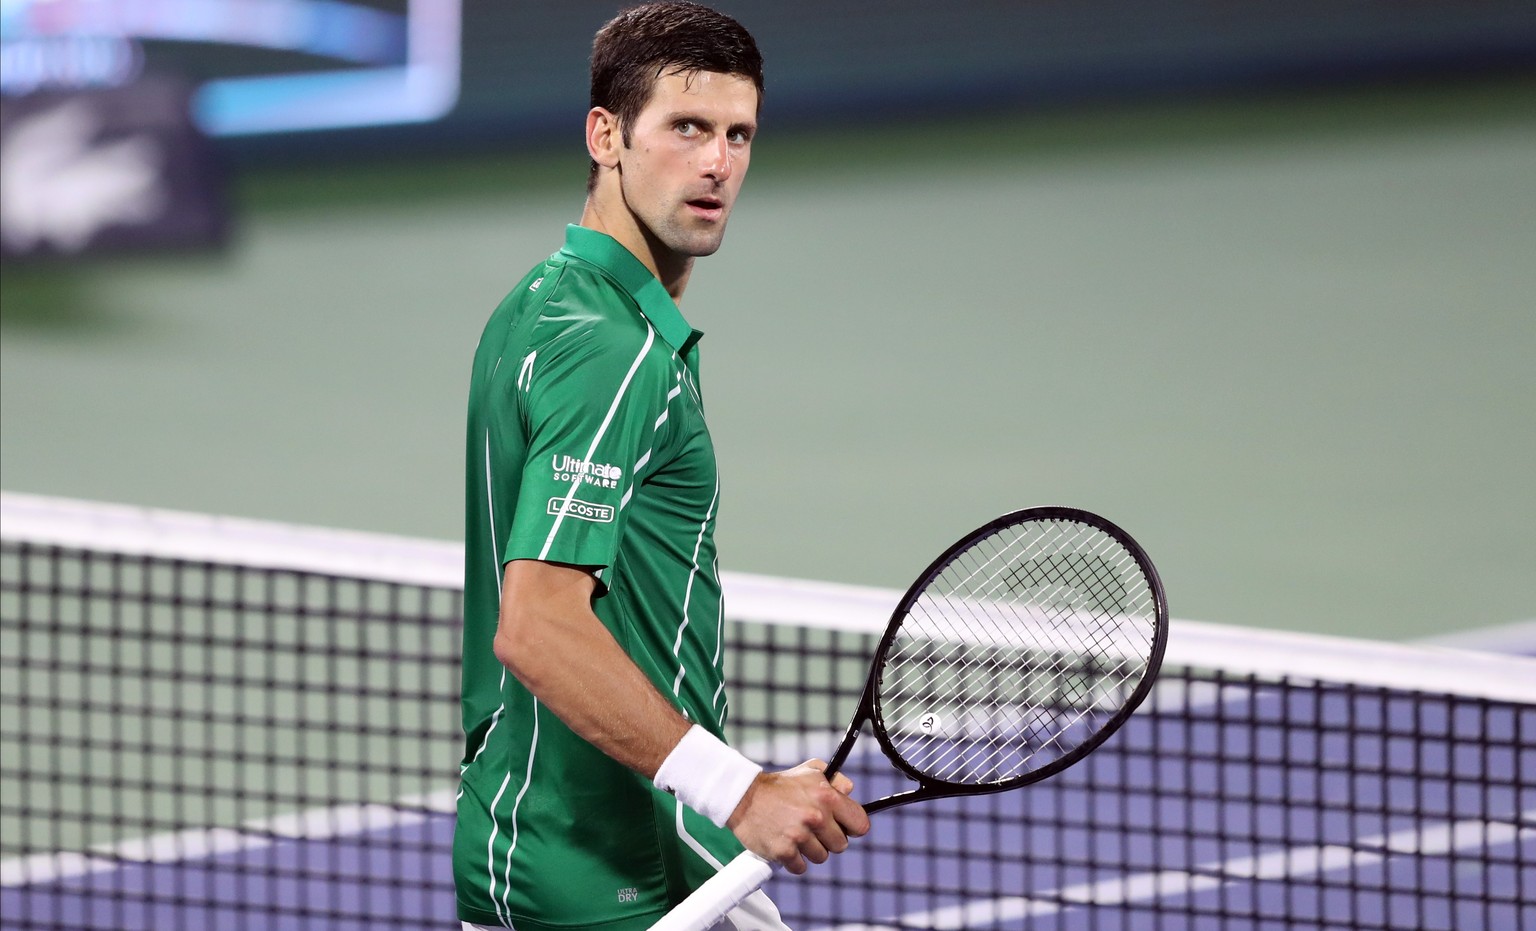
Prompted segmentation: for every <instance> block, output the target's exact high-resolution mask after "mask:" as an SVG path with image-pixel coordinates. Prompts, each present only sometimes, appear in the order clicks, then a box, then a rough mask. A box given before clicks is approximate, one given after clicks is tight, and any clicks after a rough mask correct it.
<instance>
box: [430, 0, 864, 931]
mask: <svg viewBox="0 0 1536 931" xmlns="http://www.w3.org/2000/svg"><path fill="white" fill-rule="evenodd" d="M762 86H763V85H762V59H761V57H760V55H759V54H758V51H757V47H756V45H755V43H754V42H753V40H752V37H751V36H750V35H749V34H748V33H747V32H746V31H745V30H744V29H742V28H741V26H740V25H739V24H737V23H736V22H735V21H734V20H732V19H730V18H729V17H725V16H722V15H720V14H718V13H715V12H713V11H711V10H708V9H706V8H704V7H700V6H696V5H694V4H690V3H658V4H653V5H649V6H645V7H639V8H636V9H634V10H630V11H627V12H625V13H622V14H620V15H619V16H618V17H616V18H615V19H614V20H613V21H611V22H610V23H608V24H607V25H605V26H604V27H603V28H602V29H601V30H600V31H599V32H598V34H597V37H596V39H595V41H594V43H593V53H592V108H591V110H590V111H589V112H588V114H587V124H586V140H587V149H588V153H589V154H590V156H591V159H592V163H591V168H590V175H589V180H588V194H587V201H586V205H585V207H584V209H583V212H582V215H581V221H580V224H579V225H577V226H571V227H568V228H567V234H566V242H565V246H564V248H562V249H561V250H560V251H559V252H557V253H555V254H554V255H553V256H551V257H550V258H549V259H548V260H547V261H545V262H543V263H541V264H539V265H538V266H536V267H535V268H534V269H533V270H532V271H530V272H529V273H528V275H527V276H526V277H524V278H523V280H522V281H521V282H519V283H518V285H517V286H516V287H514V288H513V289H512V292H511V293H510V294H509V295H508V296H507V298H506V299H505V300H504V301H503V302H502V304H501V306H500V307H498V308H497V310H496V312H495V313H494V314H493V315H492V317H491V319H490V322H489V323H488V325H487V327H486V329H485V332H484V334H483V335H482V337H481V341H480V345H479V348H478V350H477V351H476V354H475V362H474V374H473V380H472V385H471V389H470V401H469V424H468V447H467V448H468V462H467V466H468V484H467V495H466V504H467V508H466V514H467V520H466V528H465V534H466V552H465V560H466V565H465V620H464V667H463V689H464V694H463V719H464V730H465V737H466V741H465V753H464V758H463V761H462V771H463V774H462V779H461V784H460V793H459V801H458V828H457V831H456V834H455V839H454V873H455V879H456V883H457V889H458V903H459V904H458V910H459V917H460V919H461V920H462V921H463V922H464V923H465V926H466V927H467V928H468V927H476V926H483V927H516V928H518V929H520V931H545V929H554V928H561V929H569V928H592V927H601V928H603V929H609V931H628V929H639V928H646V927H649V925H650V924H651V923H653V922H654V921H655V920H657V919H658V918H659V917H660V916H661V915H663V914H665V913H666V911H667V910H668V909H669V908H670V907H671V906H672V905H674V904H676V903H677V902H679V901H681V900H682V899H683V898H684V897H686V895H687V894H688V892H689V891H690V890H692V889H693V888H696V887H697V886H698V885H700V884H701V883H702V882H703V881H704V880H705V879H706V878H708V876H710V875H711V874H712V873H713V872H714V871H715V870H716V869H718V867H719V866H720V865H721V864H723V863H724V862H727V861H728V860H729V859H730V858H732V857H733V856H735V854H736V853H738V852H739V851H740V850H741V849H742V847H743V846H745V847H747V848H749V849H751V850H753V851H755V852H757V853H758V854H760V855H762V856H764V857H766V858H768V859H770V860H775V861H777V862H778V863H780V864H782V865H784V866H785V867H786V868H787V869H789V871H790V872H794V873H800V872H803V871H804V870H805V869H806V863H807V861H810V862H813V863H820V862H823V861H825V860H826V859H827V857H828V856H829V855H830V854H831V853H836V852H840V851H842V850H844V849H845V848H846V847H847V844H848V840H847V838H848V836H850V835H853V836H857V835H860V834H863V833H864V832H865V831H866V830H867V829H868V819H867V817H866V815H865V813H864V811H863V809H862V808H860V807H859V805H858V804H857V803H855V802H854V801H852V799H851V798H849V797H848V793H849V791H850V790H851V788H852V786H851V784H850V783H849V782H848V780H847V779H846V778H844V777H842V776H841V775H839V776H837V777H835V778H834V779H833V780H832V782H830V783H829V782H828V780H827V779H826V777H825V776H824V775H823V774H822V770H824V769H825V765H824V764H822V763H820V762H819V761H811V762H808V763H806V764H804V765H802V766H799V767H796V768H795V769H792V770H787V771H784V772H780V773H764V772H762V771H761V769H760V767H758V766H756V765H755V764H753V763H751V762H750V761H748V760H747V759H746V758H745V757H743V756H741V755H740V754H739V753H737V752H736V751H734V750H732V749H730V748H729V747H727V746H726V745H725V743H724V742H723V741H722V740H721V738H720V735H721V732H722V727H723V724H724V721H725V717H726V712H727V702H726V698H725V693H724V689H723V683H722V680H721V668H722V667H721V656H720V649H721V645H720V636H721V629H720V628H721V617H722V609H721V604H720V584H719V580H718V577H717V567H716V558H715V546H714V540H713V533H714V525H715V516H716V514H717V513H718V510H719V484H718V482H717V478H716V475H715V458H714V450H713V447H712V445H711V443H710V439H709V433H708V431H707V430H706V428H705V424H704V417H703V408H702V402H701V400H700V395H699V384H698V340H699V336H700V334H699V333H698V332H697V331H695V330H693V329H692V328H691V327H690V326H689V325H688V323H687V321H686V320H685V319H684V318H683V316H682V314H681V312H680V310H679V308H678V302H679V301H680V300H681V298H682V295H683V291H684V289H685V288H686V286H687V284H688V279H689V276H690V275H691V273H692V271H693V263H694V260H695V259H696V258H697V257H699V256H705V255H710V254H712V253H713V252H715V250H716V249H718V248H719V246H720V242H721V239H722V237H723V235H724V233H725V226H726V221H727V220H728V219H729V217H730V213H731V210H732V208H733V207H734V206H735V202H736V196H737V194H738V192H739V191H740V189H741V184H742V180H743V178H744V177H745V176H746V172H747V166H748V163H749V160H750V157H751V149H752V137H753V134H754V133H755V132H756V129H757V116H758V108H759V104H760V101H761V94H762ZM728 921H729V922H730V926H731V927H735V928H737V929H748V928H782V927H783V925H782V923H781V922H780V921H779V919H778V914H777V912H776V910H774V909H773V906H772V904H771V903H769V902H768V901H767V899H766V897H765V896H762V895H761V894H759V895H758V896H756V897H754V899H753V900H752V901H751V902H749V903H748V904H746V905H744V906H742V907H741V908H739V909H737V910H736V911H735V912H733V913H732V915H731V916H730V918H729V919H728Z"/></svg>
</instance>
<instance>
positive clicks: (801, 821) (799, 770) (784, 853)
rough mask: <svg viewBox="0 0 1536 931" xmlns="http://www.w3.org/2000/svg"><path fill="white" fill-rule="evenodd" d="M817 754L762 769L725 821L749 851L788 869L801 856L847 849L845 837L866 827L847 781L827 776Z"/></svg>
mask: <svg viewBox="0 0 1536 931" xmlns="http://www.w3.org/2000/svg"><path fill="white" fill-rule="evenodd" d="M826 769H827V764H826V763H823V762H822V761H821V760H811V761H810V762H807V763H802V764H800V765H799V766H796V767H795V768H794V769H786V770H784V771H783V772H777V773H762V774H761V775H759V776H758V777H757V779H756V780H754V781H753V783H752V787H751V788H749V789H748V790H747V794H746V795H745V796H743V797H742V799H741V804H739V805H737V806H736V811H735V812H734V813H733V814H732V815H731V819H730V821H728V822H726V826H727V827H729V828H730V829H731V830H732V831H734V832H735V833H736V838H737V839H738V840H740V841H741V842H742V844H743V845H744V846H745V847H746V848H747V849H748V850H750V851H752V852H753V853H755V854H757V855H758V856H760V857H763V858H764V859H766V860H770V861H773V862H777V863H779V864H782V865H783V866H784V868H785V869H787V870H789V871H790V872H791V873H795V874H800V873H804V872H805V870H806V863H805V861H807V860H809V861H811V862H812V863H825V862H826V861H827V858H828V857H830V856H831V855H832V854H834V853H842V852H843V851H844V850H847V849H848V838H849V837H861V836H863V835H864V834H865V833H867V832H868V831H869V815H867V814H865V813H864V809H863V807H862V806H860V805H859V803H858V802H855V801H854V800H853V799H852V798H850V797H849V793H850V792H852V791H853V782H852V780H850V779H849V778H848V777H847V776H844V775H843V774H842V773H837V774H835V775H834V776H833V777H832V780H831V781H830V782H829V781H827V777H826V776H825V772H826Z"/></svg>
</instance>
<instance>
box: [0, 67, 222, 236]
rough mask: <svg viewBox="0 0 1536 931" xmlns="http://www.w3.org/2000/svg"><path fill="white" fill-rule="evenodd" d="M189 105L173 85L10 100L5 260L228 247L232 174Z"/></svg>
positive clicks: (156, 81)
mask: <svg viewBox="0 0 1536 931" xmlns="http://www.w3.org/2000/svg"><path fill="white" fill-rule="evenodd" d="M190 101H191V96H190V89H189V88H188V87H187V86H186V85H185V84H183V83H182V82H179V81H175V80H170V79H163V78H146V79H143V80H140V81H137V82H134V83H132V84H126V85H122V86H118V87H106V88H95V89H84V90H75V91H39V92H36V93H31V94H25V95H22V96H17V97H5V98H0V254H3V255H4V257H5V258H6V259H8V260H9V259H31V258H68V257H74V256H85V255H93V254H101V253H122V252H142V251H149V250H158V249H196V248H206V247H212V246H218V245H221V244H222V243H223V242H224V240H225V238H226V235H227V232H228V227H229V207H228V201H227V198H226V195H225V180H224V173H223V171H222V170H221V167H220V164H219V160H218V157H217V155H216V153H215V151H214V148H213V146H212V144H211V143H210V141H209V140H208V138H207V137H206V136H205V135H204V134H203V132H202V131H201V130H200V129H198V127H197V126H196V124H195V123H194V122H193V119H192V114H191V109H190Z"/></svg>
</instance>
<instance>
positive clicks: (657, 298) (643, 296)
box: [560, 223, 704, 355]
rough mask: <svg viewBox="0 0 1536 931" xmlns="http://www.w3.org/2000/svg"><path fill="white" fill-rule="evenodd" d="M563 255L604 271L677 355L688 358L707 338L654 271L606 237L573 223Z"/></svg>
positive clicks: (569, 227)
mask: <svg viewBox="0 0 1536 931" xmlns="http://www.w3.org/2000/svg"><path fill="white" fill-rule="evenodd" d="M560 252H561V253H562V254H564V255H567V256H571V257H572V258H577V259H580V260H582V261H583V262H588V263H590V264H592V265H595V266H597V267H598V268H600V269H602V270H603V272H604V273H606V274H607V275H608V277H609V278H612V279H613V280H614V282H615V283H617V284H618V285H619V287H621V288H623V289H624V290H625V291H626V292H628V293H629V296H630V297H631V298H633V299H634V301H635V303H636V304H637V305H639V307H640V312H641V313H642V314H644V315H645V319H647V320H649V321H650V322H651V326H653V327H655V328H656V332H657V333H660V334H661V338H662V339H664V340H666V341H667V345H669V346H671V347H672V348H673V349H674V350H675V351H676V352H677V353H678V355H684V354H686V353H687V352H688V350H690V349H692V348H693V346H694V344H695V343H697V342H698V341H699V337H701V336H703V335H704V334H703V333H702V332H701V331H699V330H695V329H694V328H693V327H691V326H689V325H688V321H687V320H686V319H684V318H683V312H682V311H680V310H678V309H677V302H675V301H673V300H672V295H670V294H668V293H667V289H666V287H665V286H663V285H662V283H661V282H660V281H658V280H657V279H656V276H655V275H653V274H651V270H650V269H648V268H646V267H645V266H644V265H643V264H641V262H640V260H639V259H637V258H635V256H634V254H633V253H631V252H630V251H629V250H628V249H626V248H624V246H623V245H621V244H620V243H619V241H618V240H617V239H614V238H613V237H612V236H609V235H608V234H607V233H599V232H598V231H597V230H594V229H588V228H586V227H585V226H577V225H576V224H574V223H572V224H570V225H568V226H566V228H565V246H564V247H563V248H561V250H560Z"/></svg>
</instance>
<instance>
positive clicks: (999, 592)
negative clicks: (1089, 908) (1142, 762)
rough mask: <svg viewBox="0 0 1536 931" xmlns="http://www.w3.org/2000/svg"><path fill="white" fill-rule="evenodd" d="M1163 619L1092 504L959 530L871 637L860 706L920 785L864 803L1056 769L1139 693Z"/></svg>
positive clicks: (1016, 780)
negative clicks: (874, 643) (879, 634)
mask: <svg viewBox="0 0 1536 931" xmlns="http://www.w3.org/2000/svg"><path fill="white" fill-rule="evenodd" d="M1167 631H1168V605H1167V598H1166V595H1165V594H1164V591H1163V586H1162V581H1161V579H1160V578H1159V576H1158V574H1157V570H1156V569H1155V568H1154V567H1153V565H1152V562H1151V560H1150V559H1149V558H1148V557H1147V555H1146V552H1145V551H1144V550H1143V549H1142V548H1141V546H1140V545H1139V544H1138V543H1136V541H1135V540H1134V539H1133V538H1132V537H1131V536H1130V535H1129V534H1128V533H1126V532H1125V531H1124V530H1122V529H1121V528H1120V527H1118V526H1116V525H1115V524H1113V523H1111V522H1110V521H1108V520H1106V519H1104V518H1102V517H1099V516H1098V515H1096V514H1092V513H1090V512H1088V511H1084V510H1082V509H1079V508H1069V507H1034V508H1025V509H1023V510H1019V511H1014V512H1012V513H1009V514H1005V515H1003V516H1001V517H998V518H996V519H995V520H992V521H989V522H988V523H987V524H985V525H983V526H981V527H978V528H977V529H976V530H973V531H972V532H971V533H969V534H966V535H965V536H964V537H962V538H961V539H960V540H958V541H956V542H955V544H954V545H953V546H951V547H950V548H949V549H947V550H945V551H944V553H943V554H941V555H940V556H939V557H938V558H937V559H935V560H934V561H933V562H932V563H931V564H930V565H929V566H928V568H927V569H925V570H924V571H923V573H922V574H921V575H919V576H918V578H917V579H916V581H914V582H913V584H912V585H911V587H910V588H908V589H907V591H906V593H905V594H904V595H903V597H902V599H901V601H900V602H899V603H898V604H897V607H896V610H895V611H894V612H893V614H892V618H891V623H890V625H889V626H888V627H887V629H886V632H885V635H884V637H883V638H882V640H881V642H880V645H879V647H878V648H877V650H876V654H875V660H874V664H873V667H872V670H871V674H870V679H869V683H868V686H867V688H866V690H865V695H864V699H863V701H862V703H861V704H862V705H863V707H862V708H861V709H860V711H861V714H860V717H863V718H865V719H866V720H868V722H869V723H870V725H871V727H872V729H873V731H874V734H875V737H876V739H877V741H878V742H879V744H880V747H881V750H882V751H883V752H884V753H885V755H886V757H887V758H889V759H890V761H891V763H892V764H893V765H894V766H895V767H896V768H897V769H899V770H900V771H902V772H903V773H905V774H906V775H907V776H908V777H910V778H911V779H913V780H914V781H916V782H917V783H918V788H917V789H916V790H914V791H911V792H907V793H903V794H900V795H896V796H892V797H890V798H888V799H882V800H879V801H877V802H874V803H872V804H870V805H869V806H866V807H867V809H868V810H870V811H875V810H879V809H880V808H884V807H891V806H892V805H896V804H905V803H907V802H911V801H917V800H919V799H925V798H934V797H943V796H952V795H972V794H979V793H985V792H998V791H1003V790H1006V789H1011V788H1015V787H1017V786H1021V785H1026V784H1029V783H1032V782H1036V781H1039V780H1041V779H1045V778H1047V777H1049V776H1051V775H1053V774H1055V773H1059V772H1061V771H1062V770H1063V769H1066V768H1067V767H1068V766H1071V765H1072V764H1073V763H1076V762H1077V761H1078V760H1080V759H1082V758H1083V757H1084V756H1086V755H1087V754H1089V753H1091V752H1092V751H1093V750H1094V749H1095V748H1096V747H1098V746H1099V745H1100V744H1102V743H1103V742H1104V741H1105V740H1106V739H1108V738H1109V736H1110V735H1111V734H1113V733H1114V732H1115V731H1116V730H1117V729H1119V727H1120V726H1121V725H1122V724H1123V723H1124V722H1125V720H1126V719H1127V718H1129V717H1130V715H1131V713H1132V712H1133V711H1135V710H1136V708H1137V706H1139V705H1140V704H1141V703H1142V701H1144V700H1145V699H1146V697H1147V695H1148V694H1149V693H1150V692H1151V689H1152V684H1153V681H1154V680H1155V679H1156V676H1157V672H1158V670H1159V669H1160V668H1161V665H1162V657H1163V652H1164V649H1165V647H1166V644H1167ZM851 736H852V735H851V734H850V737H851Z"/></svg>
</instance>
